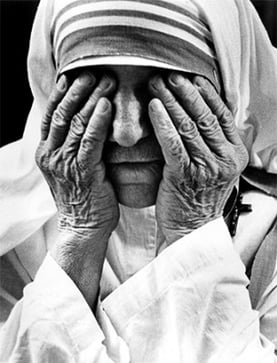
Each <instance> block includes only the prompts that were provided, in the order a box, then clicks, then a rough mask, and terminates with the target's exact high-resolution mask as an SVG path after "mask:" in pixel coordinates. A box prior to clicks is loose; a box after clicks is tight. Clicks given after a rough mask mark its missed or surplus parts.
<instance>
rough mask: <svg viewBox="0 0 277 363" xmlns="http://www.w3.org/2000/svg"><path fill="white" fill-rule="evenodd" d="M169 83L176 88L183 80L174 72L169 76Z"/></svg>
mask: <svg viewBox="0 0 277 363" xmlns="http://www.w3.org/2000/svg"><path fill="white" fill-rule="evenodd" d="M169 81H170V82H171V83H172V84H173V85H174V86H178V85H180V84H181V83H183V82H184V78H183V77H182V76H181V75H180V74H179V73H176V72H172V73H171V75H170V76H169Z"/></svg>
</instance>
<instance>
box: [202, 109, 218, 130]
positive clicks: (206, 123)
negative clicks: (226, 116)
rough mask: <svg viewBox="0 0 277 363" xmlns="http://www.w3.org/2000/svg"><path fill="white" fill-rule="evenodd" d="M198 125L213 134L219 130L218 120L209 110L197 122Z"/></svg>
mask: <svg viewBox="0 0 277 363" xmlns="http://www.w3.org/2000/svg"><path fill="white" fill-rule="evenodd" d="M197 124H198V125H199V126H200V127H201V128H202V129H204V130H206V131H208V132H210V133H213V132H214V131H216V130H217V128H218V123H217V118H216V117H215V115H213V114H212V113H211V112H209V111H208V110H204V111H203V113H202V114H201V116H200V117H199V118H198V120H197Z"/></svg>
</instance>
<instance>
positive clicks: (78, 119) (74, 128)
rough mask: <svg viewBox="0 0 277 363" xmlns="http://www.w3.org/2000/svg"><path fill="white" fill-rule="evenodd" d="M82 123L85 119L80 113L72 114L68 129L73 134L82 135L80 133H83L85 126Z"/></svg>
mask: <svg viewBox="0 0 277 363" xmlns="http://www.w3.org/2000/svg"><path fill="white" fill-rule="evenodd" d="M84 124H85V121H84V119H83V117H82V116H81V115H80V114H77V115H74V116H73V118H72V121H71V127H70V131H71V132H72V133H73V134H74V135H75V136H82V134H83V133H84V128H85V126H84Z"/></svg>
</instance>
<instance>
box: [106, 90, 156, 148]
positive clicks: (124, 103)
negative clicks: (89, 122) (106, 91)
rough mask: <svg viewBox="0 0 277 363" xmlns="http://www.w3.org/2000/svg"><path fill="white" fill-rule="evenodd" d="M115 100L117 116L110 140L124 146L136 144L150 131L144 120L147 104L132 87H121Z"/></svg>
mask: <svg viewBox="0 0 277 363" xmlns="http://www.w3.org/2000/svg"><path fill="white" fill-rule="evenodd" d="M113 101H114V105H115V116H114V121H113V129H112V134H111V136H110V141H114V142H117V143H118V144H119V145H120V146H124V147H131V146H134V145H135V144H136V143H137V142H138V141H139V140H140V139H142V138H144V137H146V136H147V135H148V133H149V132H148V130H147V125H146V122H145V120H144V118H145V117H144V115H145V114H146V111H147V105H143V104H142V102H141V101H140V100H139V99H138V97H137V96H136V95H135V93H134V90H133V89H132V87H124V88H123V87H121V88H119V89H118V90H117V92H116V95H115V97H114V100H113ZM145 107H146V109H145Z"/></svg>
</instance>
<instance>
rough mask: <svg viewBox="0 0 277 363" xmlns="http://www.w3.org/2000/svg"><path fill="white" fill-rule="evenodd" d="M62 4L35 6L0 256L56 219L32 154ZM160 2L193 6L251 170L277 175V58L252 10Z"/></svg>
mask: <svg viewBox="0 0 277 363" xmlns="http://www.w3.org/2000/svg"><path fill="white" fill-rule="evenodd" d="M62 2H64V0H42V1H41V3H40V5H39V8H38V12H37V15H36V18H35V21H34V25H33V30H32V35H31V42H30V51H29V57H28V72H29V81H30V85H31V89H32V92H33V96H34V102H33V106H32V109H31V111H30V114H29V117H28V120H27V124H26V128H25V132H24V135H23V138H22V139H21V140H20V141H18V142H15V143H12V144H10V145H7V146H5V147H4V148H2V150H1V152H0V241H1V250H0V253H1V254H4V253H5V252H7V251H9V250H10V249H12V248H13V247H15V246H16V245H18V244H19V243H21V242H22V241H24V240H25V239H26V238H27V237H29V236H30V235H31V234H33V233H34V232H35V231H36V230H38V229H39V228H40V227H41V226H42V225H43V224H44V223H45V222H46V221H47V220H48V219H49V218H51V217H52V216H53V215H54V214H55V213H56V207H55V204H54V202H53V199H52V196H51V193H50V191H49V188H48V186H47V184H46V182H45V181H44V179H43V176H42V175H41V173H40V171H39V169H38V168H37V166H36V165H35V161H34V154H35V150H36V148H37V145H38V143H39V139H40V123H41V119H42V115H43V113H44V110H45V107H46V104H47V99H48V96H49V94H50V92H51V90H52V88H53V86H54V84H55V80H56V76H57V70H56V69H55V65H54V63H53V49H52V35H53V34H51V27H52V25H53V19H54V15H55V11H56V7H57V6H58V5H57V4H61V3H62ZM74 2H76V0H74V1H72V0H71V1H67V3H74ZM127 2H128V1H127ZM162 2H164V3H167V4H174V5H178V6H180V7H184V8H186V6H187V5H188V6H190V7H191V6H192V5H193V7H194V8H195V9H197V12H198V14H199V16H201V18H202V19H205V22H206V23H207V24H208V26H209V29H210V32H211V35H212V41H213V45H214V47H215V52H216V57H217V61H218V63H219V69H220V73H221V77H222V81H223V87H224V93H225V96H226V99H227V103H228V106H229V108H230V109H231V111H232V112H233V115H234V117H235V122H236V125H237V127H238V129H239V131H240V134H241V137H242V139H243V141H244V143H245V145H246V147H247V149H248V151H249V155H250V165H251V166H254V167H256V168H259V169H264V170H266V171H268V172H271V173H277V53H276V49H275V48H273V46H272V45H271V43H270V41H269V38H268V36H267V33H266V31H265V29H264V27H263V25H262V23H261V21H260V19H259V17H258V15H257V13H256V12H255V10H254V8H253V6H252V5H251V3H250V2H249V1H248V0H225V1H224V2H223V1H222V0H183V1H176V0H171V1H170V0H167V1H165V0H162ZM92 3H93V1H92ZM145 3H148V4H149V3H151V1H150V0H149V1H148V0H147V1H145ZM177 68H178V67H177ZM179 68H180V67H179Z"/></svg>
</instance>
